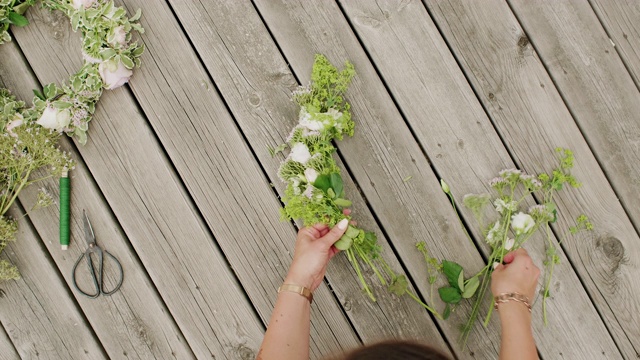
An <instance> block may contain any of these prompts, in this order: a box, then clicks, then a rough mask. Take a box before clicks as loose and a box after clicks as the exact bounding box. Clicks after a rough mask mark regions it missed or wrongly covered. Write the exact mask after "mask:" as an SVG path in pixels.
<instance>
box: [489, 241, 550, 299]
mask: <svg viewBox="0 0 640 360" xmlns="http://www.w3.org/2000/svg"><path fill="white" fill-rule="evenodd" d="M503 260H504V262H505V264H506V265H502V264H500V265H498V266H497V267H496V268H495V270H493V273H492V274H491V292H492V293H493V296H498V295H500V294H502V293H511V292H517V293H520V294H522V295H525V296H527V298H528V299H529V300H530V301H533V297H534V295H535V292H536V286H537V285H538V277H539V276H540V269H538V267H537V266H536V265H535V264H534V263H533V260H531V258H530V257H529V254H528V253H527V250H525V249H518V250H516V251H513V252H510V253H508V254H507V255H505V256H504V259H503Z"/></svg>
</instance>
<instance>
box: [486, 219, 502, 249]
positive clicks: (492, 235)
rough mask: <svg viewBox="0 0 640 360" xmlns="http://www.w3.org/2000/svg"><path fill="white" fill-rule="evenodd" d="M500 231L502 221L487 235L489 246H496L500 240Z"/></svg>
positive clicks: (497, 222)
mask: <svg viewBox="0 0 640 360" xmlns="http://www.w3.org/2000/svg"><path fill="white" fill-rule="evenodd" d="M498 231H500V220H498V221H496V223H495V224H494V225H493V227H492V228H491V230H489V232H488V233H487V244H489V245H493V244H495V242H496V240H498V239H496V236H497V235H498Z"/></svg>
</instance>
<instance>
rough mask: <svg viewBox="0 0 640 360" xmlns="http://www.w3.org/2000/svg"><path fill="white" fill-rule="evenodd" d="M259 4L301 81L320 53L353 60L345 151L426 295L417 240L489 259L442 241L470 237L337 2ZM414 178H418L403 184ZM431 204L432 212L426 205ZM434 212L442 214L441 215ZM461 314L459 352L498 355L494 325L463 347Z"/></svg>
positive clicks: (451, 327) (473, 259)
mask: <svg viewBox="0 0 640 360" xmlns="http://www.w3.org/2000/svg"><path fill="white" fill-rule="evenodd" d="M256 4H257V7H258V9H259V11H260V13H261V14H262V16H263V18H264V19H265V21H266V23H267V25H268V26H269V28H270V30H271V32H272V33H273V34H274V36H275V38H276V40H277V41H278V43H279V44H280V47H281V49H282V51H283V52H284V54H285V57H286V58H287V61H288V62H289V64H291V67H292V69H294V71H295V72H296V74H297V75H298V77H299V78H300V79H301V82H302V83H306V82H307V81H308V79H309V73H310V70H311V64H312V63H313V54H314V53H317V52H320V53H323V54H325V55H327V56H328V57H329V59H330V60H332V61H333V62H334V63H341V62H343V61H344V60H346V59H349V60H350V61H352V62H353V63H354V65H355V68H356V71H357V72H358V76H356V78H355V80H354V82H353V84H352V85H351V88H350V92H349V94H348V99H349V100H350V101H351V103H352V109H353V115H354V119H356V123H357V126H358V135H357V136H355V137H354V138H352V139H348V140H345V141H343V142H341V143H339V144H338V146H339V147H340V152H341V154H342V155H343V157H344V159H345V162H346V163H347V164H348V167H349V169H350V170H351V171H352V174H353V176H354V178H355V179H356V180H357V182H358V185H359V186H360V188H361V189H362V191H363V192H364V194H365V195H366V198H367V200H368V202H369V204H370V205H371V206H372V208H373V209H374V210H375V213H376V217H377V218H378V219H379V220H380V223H381V225H382V226H383V227H384V230H385V231H386V233H387V234H388V236H389V237H390V238H391V239H392V241H393V245H394V246H395V249H396V250H397V251H398V253H399V255H400V257H401V258H402V261H403V262H404V265H405V266H406V267H407V269H408V270H409V272H410V273H411V274H412V275H413V279H414V280H415V281H416V283H417V285H418V288H419V289H420V290H421V291H422V293H423V294H427V293H428V287H429V285H428V282H427V277H426V276H424V267H423V266H424V264H423V260H422V259H420V256H419V254H417V251H416V250H415V247H414V241H421V240H423V241H426V242H427V244H428V246H429V247H430V249H431V250H432V253H433V255H434V256H436V257H439V258H447V259H453V260H455V261H458V262H460V263H463V264H465V265H466V266H468V268H469V269H471V270H476V269H479V268H480V267H481V263H482V260H481V258H480V256H479V254H478V251H477V249H476V248H475V246H474V245H472V244H470V243H469V242H468V241H467V240H462V241H459V242H445V241H442V239H464V234H463V232H462V230H461V229H460V227H459V226H458V224H457V222H456V221H455V220H454V219H455V215H454V213H453V212H452V209H451V207H450V206H449V205H448V202H447V199H446V197H445V196H444V194H443V193H442V190H441V189H440V185H439V181H438V179H437V177H436V176H435V175H434V173H433V172H432V170H431V168H430V165H429V163H428V161H427V159H426V158H425V157H424V156H423V154H422V152H421V149H420V147H419V146H418V144H417V143H416V141H415V139H414V138H413V136H412V134H411V132H410V131H409V129H408V128H407V126H406V124H404V122H403V120H402V117H401V115H400V113H399V112H398V110H397V109H396V108H395V106H394V105H393V101H392V99H391V98H390V96H389V94H388V93H387V92H386V90H385V88H384V85H383V84H382V82H381V81H380V79H379V78H378V76H377V75H376V72H375V69H374V68H373V67H372V66H371V64H370V62H369V60H368V58H367V56H366V54H365V53H364V51H363V49H362V47H361V46H360V44H359V43H358V41H357V39H356V37H355V36H354V34H353V32H352V31H351V29H350V28H349V25H348V23H347V21H346V19H344V16H343V15H342V13H341V11H340V9H339V8H338V7H337V6H336V4H334V3H329V2H304V3H302V2H287V3H286V4H283V3H282V2H274V1H258V2H257V3H256ZM409 175H411V176H413V178H412V179H411V180H410V181H403V179H405V178H406V177H407V176H409ZM427 199H428V200H427ZM425 201H428V203H429V204H430V206H429V207H427V206H424V204H425ZM432 208H436V209H442V210H439V211H437V212H436V211H432V210H431V209H432ZM409 239H410V240H409ZM463 306H466V304H465V305H463ZM458 310H460V311H459V312H457V314H456V318H457V319H456V318H454V319H452V321H449V322H443V323H441V324H440V326H441V328H442V329H443V331H444V333H445V334H446V336H447V338H448V339H449V341H450V342H451V343H455V344H454V349H455V350H456V355H457V356H459V357H461V358H470V357H473V356H478V357H482V358H484V357H487V358H489V357H494V356H495V354H496V353H497V348H498V346H499V339H498V331H497V329H495V328H493V325H492V327H490V328H489V329H486V328H484V327H482V326H477V327H476V328H475V329H474V335H473V336H472V340H471V341H470V342H469V343H468V344H467V348H466V349H460V347H459V345H458V344H457V341H456V339H457V338H458V335H459V334H460V332H459V330H458V328H457V322H459V321H462V319H463V318H464V317H465V316H466V315H468V312H467V311H468V309H467V308H459V309H458Z"/></svg>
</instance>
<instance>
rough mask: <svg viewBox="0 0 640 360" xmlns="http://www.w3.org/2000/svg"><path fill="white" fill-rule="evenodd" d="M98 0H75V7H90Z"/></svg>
mask: <svg viewBox="0 0 640 360" xmlns="http://www.w3.org/2000/svg"><path fill="white" fill-rule="evenodd" d="M94 2H96V0H73V7H74V8H76V9H80V7H84V8H85V9H86V8H89V7H91V5H93V3H94Z"/></svg>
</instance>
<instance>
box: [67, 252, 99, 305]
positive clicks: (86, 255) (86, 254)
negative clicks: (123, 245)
mask: <svg viewBox="0 0 640 360" xmlns="http://www.w3.org/2000/svg"><path fill="white" fill-rule="evenodd" d="M93 252H96V253H97V254H98V267H99V272H100V278H98V276H97V274H96V269H95V268H94V266H93V261H91V253H93ZM82 258H86V259H87V267H88V268H89V275H90V276H91V280H93V286H94V288H95V293H87V292H85V291H83V290H82V289H80V287H79V286H78V282H77V280H76V274H77V270H78V265H79V264H80V261H82ZM71 275H72V276H71V278H72V280H73V286H74V287H75V288H76V290H78V292H79V293H80V294H82V295H84V296H86V297H88V298H91V299H95V298H97V297H98V296H100V293H101V289H100V282H99V281H98V280H99V279H100V280H102V249H100V248H99V247H97V246H96V247H93V248H89V249H87V251H85V252H84V253H83V254H82V255H80V257H79V258H78V260H76V263H75V264H74V265H73V270H72V271H71Z"/></svg>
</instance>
